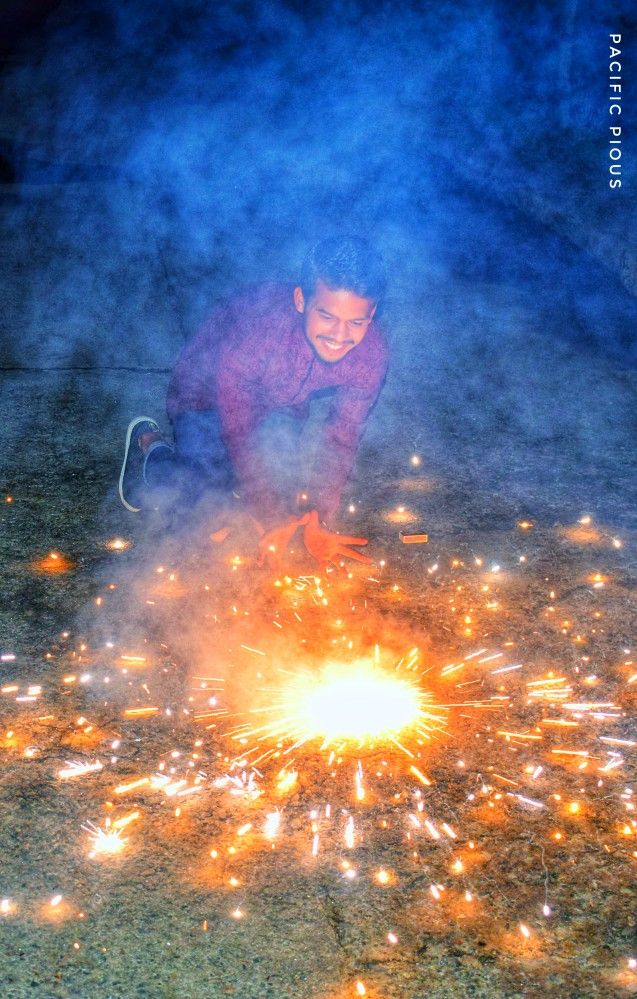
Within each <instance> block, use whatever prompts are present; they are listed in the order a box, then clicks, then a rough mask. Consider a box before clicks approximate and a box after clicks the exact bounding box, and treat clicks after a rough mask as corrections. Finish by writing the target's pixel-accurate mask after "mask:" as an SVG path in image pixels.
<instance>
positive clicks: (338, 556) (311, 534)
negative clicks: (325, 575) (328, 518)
mask: <svg viewBox="0 0 637 999" xmlns="http://www.w3.org/2000/svg"><path fill="white" fill-rule="evenodd" d="M306 516H307V521H306V524H305V530H304V532H303V541H304V542H305V547H306V548H307V550H308V551H309V553H310V555H313V556H314V558H315V559H316V560H317V562H319V563H320V565H321V568H324V567H326V566H328V565H330V563H331V564H338V563H339V562H342V561H343V559H345V558H351V559H354V561H356V562H362V563H363V565H371V564H372V559H371V558H370V557H369V556H368V555H363V553H362V552H357V551H356V549H355V548H352V547H351V545H366V544H367V538H357V537H354V536H353V535H349V534H336V533H335V532H334V531H328V529H327V528H326V527H322V526H321V524H320V523H319V517H318V513H317V512H316V510H312V511H311V513H309V514H307V515H306Z"/></svg>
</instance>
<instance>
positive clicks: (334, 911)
mask: <svg viewBox="0 0 637 999" xmlns="http://www.w3.org/2000/svg"><path fill="white" fill-rule="evenodd" d="M320 895H321V901H322V906H323V911H324V913H325V918H326V919H327V922H328V924H329V926H330V927H331V930H332V933H333V934H334V939H335V940H336V944H337V946H338V948H339V949H340V950H341V951H342V952H343V954H344V955H345V954H347V952H348V946H347V939H346V938H347V934H346V923H345V919H344V918H343V916H342V914H341V909H340V906H339V904H338V902H337V900H336V898H335V897H334V895H332V894H331V892H330V890H329V888H326V887H325V886H322V887H321V890H320Z"/></svg>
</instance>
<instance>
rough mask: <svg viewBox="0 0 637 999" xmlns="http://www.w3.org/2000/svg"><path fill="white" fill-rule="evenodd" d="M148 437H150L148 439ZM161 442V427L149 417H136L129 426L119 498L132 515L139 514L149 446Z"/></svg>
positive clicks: (120, 476) (120, 474)
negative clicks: (157, 441)
mask: <svg viewBox="0 0 637 999" xmlns="http://www.w3.org/2000/svg"><path fill="white" fill-rule="evenodd" d="M146 435H148V438H147V439H143V438H146ZM156 440H161V433H160V431H159V426H158V425H157V424H156V423H155V421H154V420H151V418H150V417H149V416H136V417H135V419H134V420H131V422H130V423H129V424H128V430H127V431H126V446H125V450H124V461H123V462H122V470H121V472H120V473H119V498H120V499H121V501H122V503H123V504H124V506H125V507H126V509H127V510H130V511H131V513H139V511H140V510H141V506H137V505H136V503H137V502H139V496H140V494H141V490H142V488H143V485H144V464H145V461H146V453H147V449H148V446H149V445H150V444H151V443H152V442H153V441H156Z"/></svg>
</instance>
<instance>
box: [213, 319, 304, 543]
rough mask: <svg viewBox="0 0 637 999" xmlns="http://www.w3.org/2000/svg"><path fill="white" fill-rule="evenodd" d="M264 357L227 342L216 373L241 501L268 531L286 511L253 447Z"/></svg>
mask: <svg viewBox="0 0 637 999" xmlns="http://www.w3.org/2000/svg"><path fill="white" fill-rule="evenodd" d="M265 360H266V359H265V357H263V358H260V357H259V356H258V350H257V353H256V354H255V352H254V350H247V349H241V346H240V345H239V346H238V345H237V344H236V343H233V342H232V339H231V338H230V339H228V340H227V341H225V342H224V343H223V344H222V345H221V349H220V351H219V358H218V364H217V371H216V395H217V407H218V409H219V415H220V418H221V427H222V432H223V437H224V441H225V444H226V447H227V448H228V454H229V456H230V461H231V463H232V467H233V469H234V472H235V475H236V477H237V480H238V483H239V488H240V490H241V498H242V500H243V501H244V502H245V503H246V505H247V506H248V507H249V509H250V510H251V512H252V513H253V515H254V516H255V518H256V519H257V520H258V521H259V523H261V524H262V525H263V526H264V527H265V528H268V527H271V526H272V525H274V524H275V523H278V522H279V521H280V520H282V519H283V518H284V517H286V515H287V514H288V513H289V511H287V510H285V509H284V508H283V507H282V505H281V503H280V501H279V499H278V498H277V496H276V493H275V492H274V491H273V490H272V488H271V485H270V481H271V471H270V470H269V469H268V467H267V464H266V462H265V461H264V456H263V455H262V454H261V452H260V450H259V448H257V447H256V446H255V444H254V432H255V430H256V428H257V426H258V425H259V423H260V422H261V420H262V419H263V416H264V413H265V407H264V406H263V403H262V400H261V392H262V386H261V379H260V374H261V372H262V371H263V365H264V364H265Z"/></svg>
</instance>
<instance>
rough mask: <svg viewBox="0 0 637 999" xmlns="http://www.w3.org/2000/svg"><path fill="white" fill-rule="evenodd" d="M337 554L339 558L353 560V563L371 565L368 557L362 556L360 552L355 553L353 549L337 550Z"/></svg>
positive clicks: (371, 560)
mask: <svg viewBox="0 0 637 999" xmlns="http://www.w3.org/2000/svg"><path fill="white" fill-rule="evenodd" d="M338 554H339V555H340V556H341V558H353V559H354V561H355V562H362V563H363V564H364V565H371V564H372V562H373V559H371V558H370V557H369V555H363V553H362V552H357V551H356V549H354V548H339V549H338Z"/></svg>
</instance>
